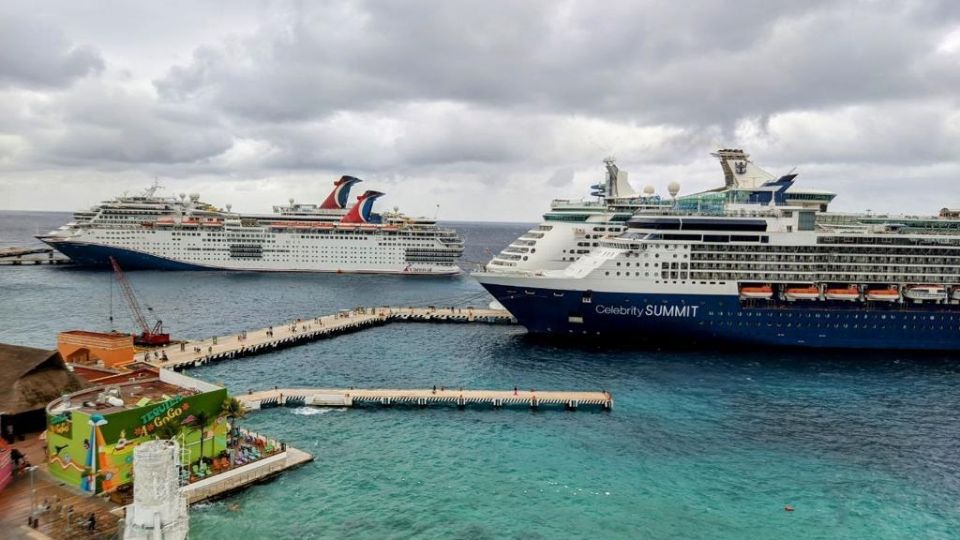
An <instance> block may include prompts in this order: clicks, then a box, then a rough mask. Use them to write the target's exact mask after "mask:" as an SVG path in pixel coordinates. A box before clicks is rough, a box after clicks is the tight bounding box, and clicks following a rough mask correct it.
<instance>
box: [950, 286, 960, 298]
mask: <svg viewBox="0 0 960 540" xmlns="http://www.w3.org/2000/svg"><path fill="white" fill-rule="evenodd" d="M950 298H953V299H954V300H960V286H957V287H954V288H953V292H952V293H951V294H950Z"/></svg>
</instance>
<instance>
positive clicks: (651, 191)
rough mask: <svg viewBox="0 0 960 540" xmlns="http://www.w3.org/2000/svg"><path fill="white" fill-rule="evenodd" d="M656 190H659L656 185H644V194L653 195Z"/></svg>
mask: <svg viewBox="0 0 960 540" xmlns="http://www.w3.org/2000/svg"><path fill="white" fill-rule="evenodd" d="M656 191H657V190H656V189H654V187H653V186H651V185H646V186H643V194H644V195H646V196H647V197H649V196H651V195H653V194H654V193H656Z"/></svg>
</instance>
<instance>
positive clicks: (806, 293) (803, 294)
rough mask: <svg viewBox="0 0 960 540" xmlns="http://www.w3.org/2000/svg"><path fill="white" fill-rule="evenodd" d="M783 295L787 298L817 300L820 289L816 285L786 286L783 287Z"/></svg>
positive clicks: (791, 299)
mask: <svg viewBox="0 0 960 540" xmlns="http://www.w3.org/2000/svg"><path fill="white" fill-rule="evenodd" d="M783 296H784V298H786V299H787V300H790V301H793V300H819V299H820V289H819V288H818V287H814V286H810V287H788V288H786V289H784V291H783Z"/></svg>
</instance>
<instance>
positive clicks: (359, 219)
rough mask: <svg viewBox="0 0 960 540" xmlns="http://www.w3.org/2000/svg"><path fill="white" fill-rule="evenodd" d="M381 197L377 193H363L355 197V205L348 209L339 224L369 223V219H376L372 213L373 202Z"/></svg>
mask: <svg viewBox="0 0 960 540" xmlns="http://www.w3.org/2000/svg"><path fill="white" fill-rule="evenodd" d="M383 195H384V194H383V193H381V192H379V191H365V192H364V193H363V195H361V196H359V197H357V204H355V205H353V207H352V208H350V211H349V212H347V215H345V216H343V219H341V220H340V223H370V222H371V218H374V217H376V216H374V215H373V213H372V210H373V201H375V200H376V199H377V198H379V197H382V196H383ZM373 221H375V220H373Z"/></svg>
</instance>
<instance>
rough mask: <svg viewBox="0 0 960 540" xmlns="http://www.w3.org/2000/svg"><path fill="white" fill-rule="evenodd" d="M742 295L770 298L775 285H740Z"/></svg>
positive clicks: (745, 296) (744, 296) (762, 298)
mask: <svg viewBox="0 0 960 540" xmlns="http://www.w3.org/2000/svg"><path fill="white" fill-rule="evenodd" d="M561 296H562V295H561ZM740 296H741V297H743V298H751V299H755V298H758V299H761V300H769V299H771V298H773V287H771V286H769V285H761V286H743V287H740Z"/></svg>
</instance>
